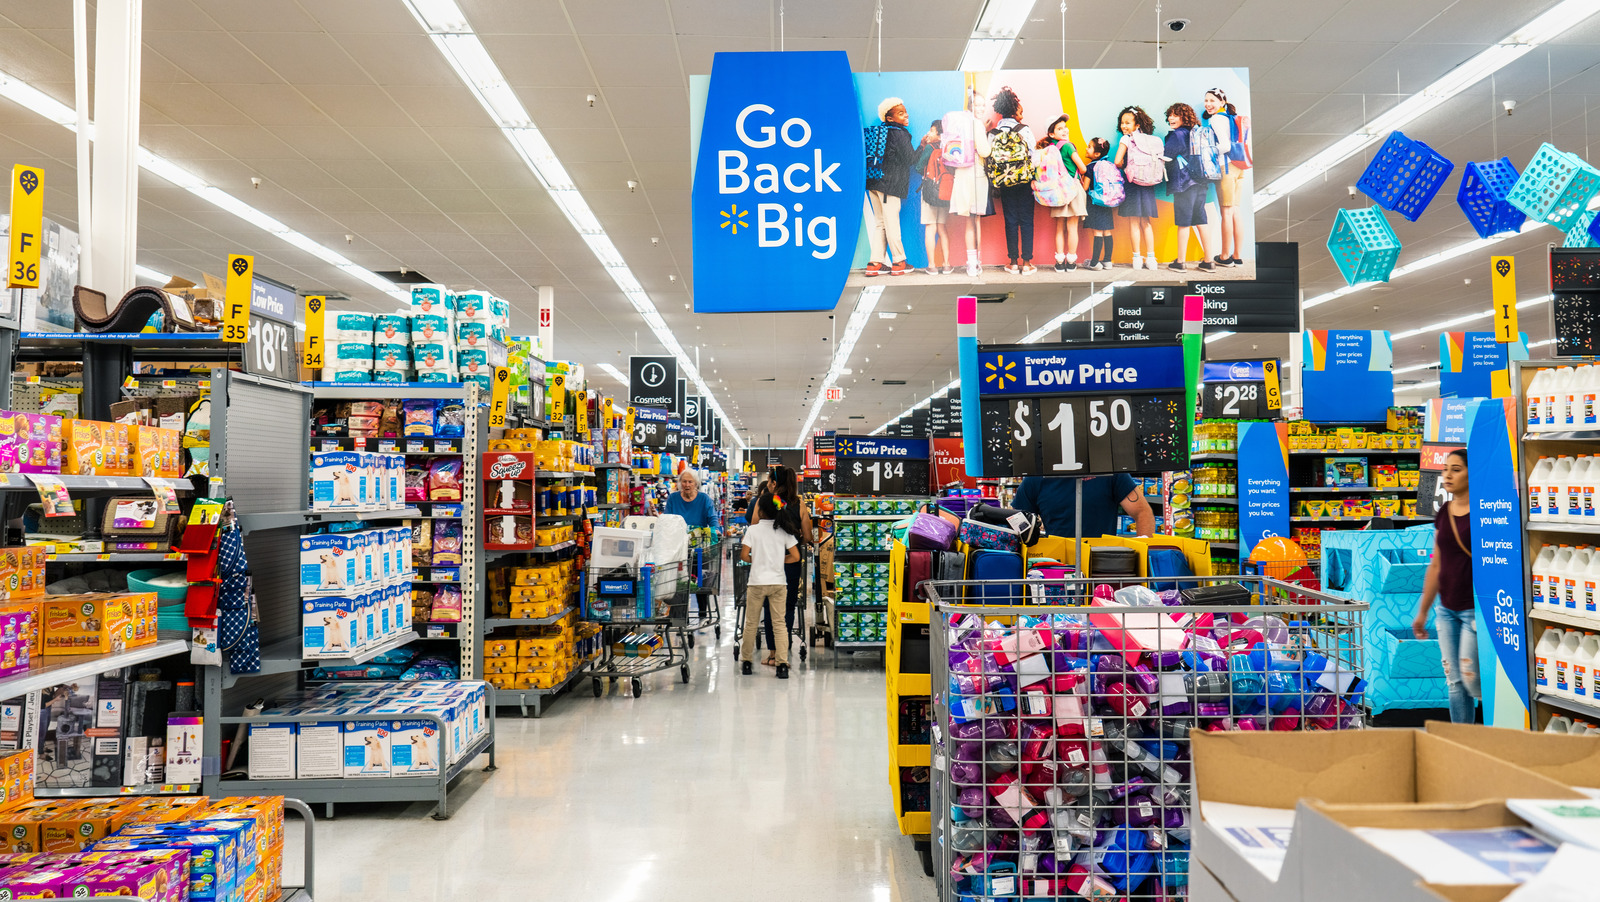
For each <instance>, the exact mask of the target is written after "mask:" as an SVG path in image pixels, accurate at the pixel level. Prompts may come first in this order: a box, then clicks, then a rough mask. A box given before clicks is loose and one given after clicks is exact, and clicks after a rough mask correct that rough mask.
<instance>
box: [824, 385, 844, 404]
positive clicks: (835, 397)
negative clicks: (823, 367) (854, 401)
mask: <svg viewBox="0 0 1600 902" xmlns="http://www.w3.org/2000/svg"><path fill="white" fill-rule="evenodd" d="M823 399H824V400H827V401H842V400H844V389H842V388H838V387H834V388H830V389H828V390H827V393H826V394H825V395H823Z"/></svg>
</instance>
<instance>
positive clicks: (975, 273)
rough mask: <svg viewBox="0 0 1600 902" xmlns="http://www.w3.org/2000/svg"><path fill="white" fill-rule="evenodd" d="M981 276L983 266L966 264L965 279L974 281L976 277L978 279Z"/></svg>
mask: <svg viewBox="0 0 1600 902" xmlns="http://www.w3.org/2000/svg"><path fill="white" fill-rule="evenodd" d="M981 275H983V264H981V263H968V264H967V278H969V279H976V278H977V277H979V276H981Z"/></svg>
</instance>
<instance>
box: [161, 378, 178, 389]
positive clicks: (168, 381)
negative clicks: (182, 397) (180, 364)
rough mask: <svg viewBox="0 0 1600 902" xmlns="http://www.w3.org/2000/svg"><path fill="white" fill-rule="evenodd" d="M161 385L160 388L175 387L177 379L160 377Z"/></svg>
mask: <svg viewBox="0 0 1600 902" xmlns="http://www.w3.org/2000/svg"><path fill="white" fill-rule="evenodd" d="M161 387H162V388H177V387H178V380H176V379H162V380H161Z"/></svg>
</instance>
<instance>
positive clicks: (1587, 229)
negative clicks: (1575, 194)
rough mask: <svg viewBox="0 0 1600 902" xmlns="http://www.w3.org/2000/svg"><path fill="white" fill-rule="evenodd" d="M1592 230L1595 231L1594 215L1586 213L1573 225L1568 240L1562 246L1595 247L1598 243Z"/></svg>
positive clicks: (1568, 233) (1568, 232)
mask: <svg viewBox="0 0 1600 902" xmlns="http://www.w3.org/2000/svg"><path fill="white" fill-rule="evenodd" d="M1592 229H1594V213H1593V212H1587V213H1584V214H1583V215H1582V216H1579V217H1578V221H1577V222H1575V223H1573V224H1572V228H1570V229H1568V230H1567V237H1566V240H1565V241H1562V242H1561V246H1562V247H1595V246H1596V245H1597V242H1596V241H1595V237H1594V232H1593V231H1592Z"/></svg>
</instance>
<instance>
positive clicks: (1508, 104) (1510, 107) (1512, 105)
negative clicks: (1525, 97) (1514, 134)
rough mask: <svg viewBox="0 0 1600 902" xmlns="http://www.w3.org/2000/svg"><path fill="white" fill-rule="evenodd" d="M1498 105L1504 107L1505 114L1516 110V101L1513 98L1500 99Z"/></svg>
mask: <svg viewBox="0 0 1600 902" xmlns="http://www.w3.org/2000/svg"><path fill="white" fill-rule="evenodd" d="M1500 105H1501V106H1503V107H1505V108H1506V115H1507V116H1509V115H1511V114H1512V113H1514V112H1516V110H1517V102H1516V101H1515V100H1502V101H1500Z"/></svg>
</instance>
